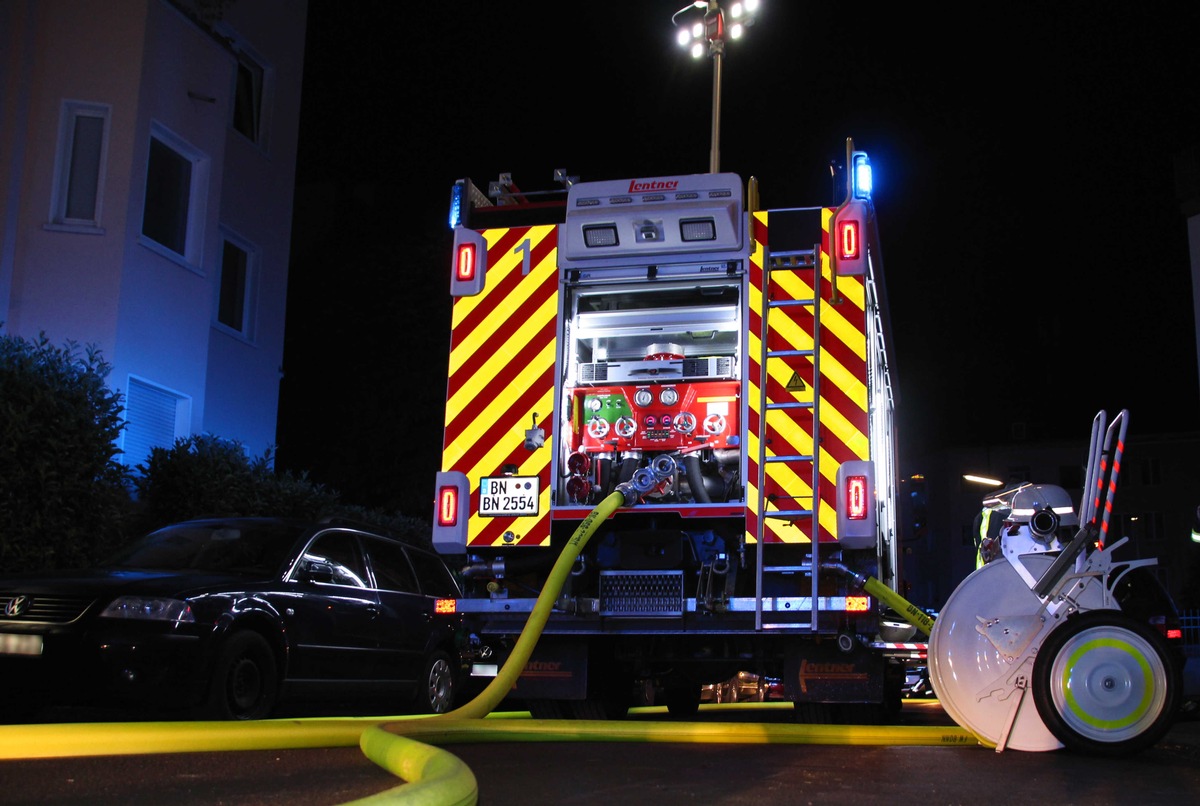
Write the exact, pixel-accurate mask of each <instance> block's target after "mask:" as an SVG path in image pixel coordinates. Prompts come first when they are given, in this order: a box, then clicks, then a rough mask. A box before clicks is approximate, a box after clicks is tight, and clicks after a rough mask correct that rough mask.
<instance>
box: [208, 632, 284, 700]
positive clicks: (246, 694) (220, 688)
mask: <svg viewBox="0 0 1200 806" xmlns="http://www.w3.org/2000/svg"><path fill="white" fill-rule="evenodd" d="M278 699H279V677H278V674H277V672H276V664H275V653H274V652H273V651H272V650H271V645H270V644H269V643H267V639H265V638H263V637H262V636H261V635H259V634H258V633H256V632H250V631H248V630H247V631H242V632H235V633H233V634H232V635H230V636H229V638H227V639H226V640H225V642H224V643H223V644H222V645H221V649H220V652H219V654H218V655H217V662H216V665H215V666H214V668H213V676H212V681H211V685H210V689H209V697H208V702H207V704H206V707H205V709H204V716H205V717H207V718H208V719H266V718H267V717H268V716H270V715H271V711H273V710H274V709H275V704H276V702H277V701H278Z"/></svg>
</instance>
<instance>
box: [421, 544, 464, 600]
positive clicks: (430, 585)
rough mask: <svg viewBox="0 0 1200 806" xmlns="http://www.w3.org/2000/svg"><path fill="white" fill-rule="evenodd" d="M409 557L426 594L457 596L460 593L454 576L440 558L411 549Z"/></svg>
mask: <svg viewBox="0 0 1200 806" xmlns="http://www.w3.org/2000/svg"><path fill="white" fill-rule="evenodd" d="M408 557H409V559H410V560H412V564H413V567H414V568H416V569H417V579H418V580H419V581H420V583H421V590H422V592H424V594H425V595H426V596H445V597H449V598H455V597H457V596H458V595H459V593H458V585H456V584H455V582H454V577H452V576H451V575H450V571H449V570H448V569H447V568H446V565H445V564H444V563H443V562H442V561H441V560H440V559H438V558H437V557H434V556H431V555H429V554H426V553H424V552H422V551H410V552H408Z"/></svg>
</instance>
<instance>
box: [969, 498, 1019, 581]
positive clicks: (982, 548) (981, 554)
mask: <svg viewBox="0 0 1200 806" xmlns="http://www.w3.org/2000/svg"><path fill="white" fill-rule="evenodd" d="M1011 512H1012V509H1011V508H1010V507H1006V506H986V505H985V506H984V508H983V510H982V511H980V513H979V514H978V515H976V516H975V549H976V555H975V567H976V568H982V567H983V566H984V565H986V564H987V563H990V562H991V561H992V560H994V559H996V558H997V557H999V556H1000V527H1001V526H1003V525H1004V520H1005V519H1006V518H1007V517H1008V516H1009V514H1010V513H1011Z"/></svg>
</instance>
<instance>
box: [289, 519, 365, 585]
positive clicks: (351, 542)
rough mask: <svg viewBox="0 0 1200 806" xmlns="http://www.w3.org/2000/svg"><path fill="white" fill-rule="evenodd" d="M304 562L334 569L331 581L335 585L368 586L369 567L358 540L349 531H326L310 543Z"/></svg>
mask: <svg viewBox="0 0 1200 806" xmlns="http://www.w3.org/2000/svg"><path fill="white" fill-rule="evenodd" d="M304 562H305V563H308V564H310V568H311V567H312V564H314V563H315V564H317V565H321V564H325V565H328V566H329V568H330V570H331V571H332V577H331V579H330V580H329V582H330V583H331V584H333V585H349V586H351V587H355V588H365V587H367V569H366V565H365V563H364V562H363V557H362V551H361V550H360V549H359V547H358V540H357V539H356V538H355V536H354V535H353V534H350V533H349V532H325V533H324V534H322V535H321V536H319V537H318V538H317V539H316V540H314V541H313V542H312V543H310V544H309V546H308V550H307V551H305V552H304Z"/></svg>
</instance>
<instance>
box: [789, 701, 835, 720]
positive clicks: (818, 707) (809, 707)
mask: <svg viewBox="0 0 1200 806" xmlns="http://www.w3.org/2000/svg"><path fill="white" fill-rule="evenodd" d="M792 709H793V712H792V721H793V722H798V723H800V724H803V725H832V724H834V713H833V705H832V704H830V703H827V702H797V703H794V704H793V706H792Z"/></svg>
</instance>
